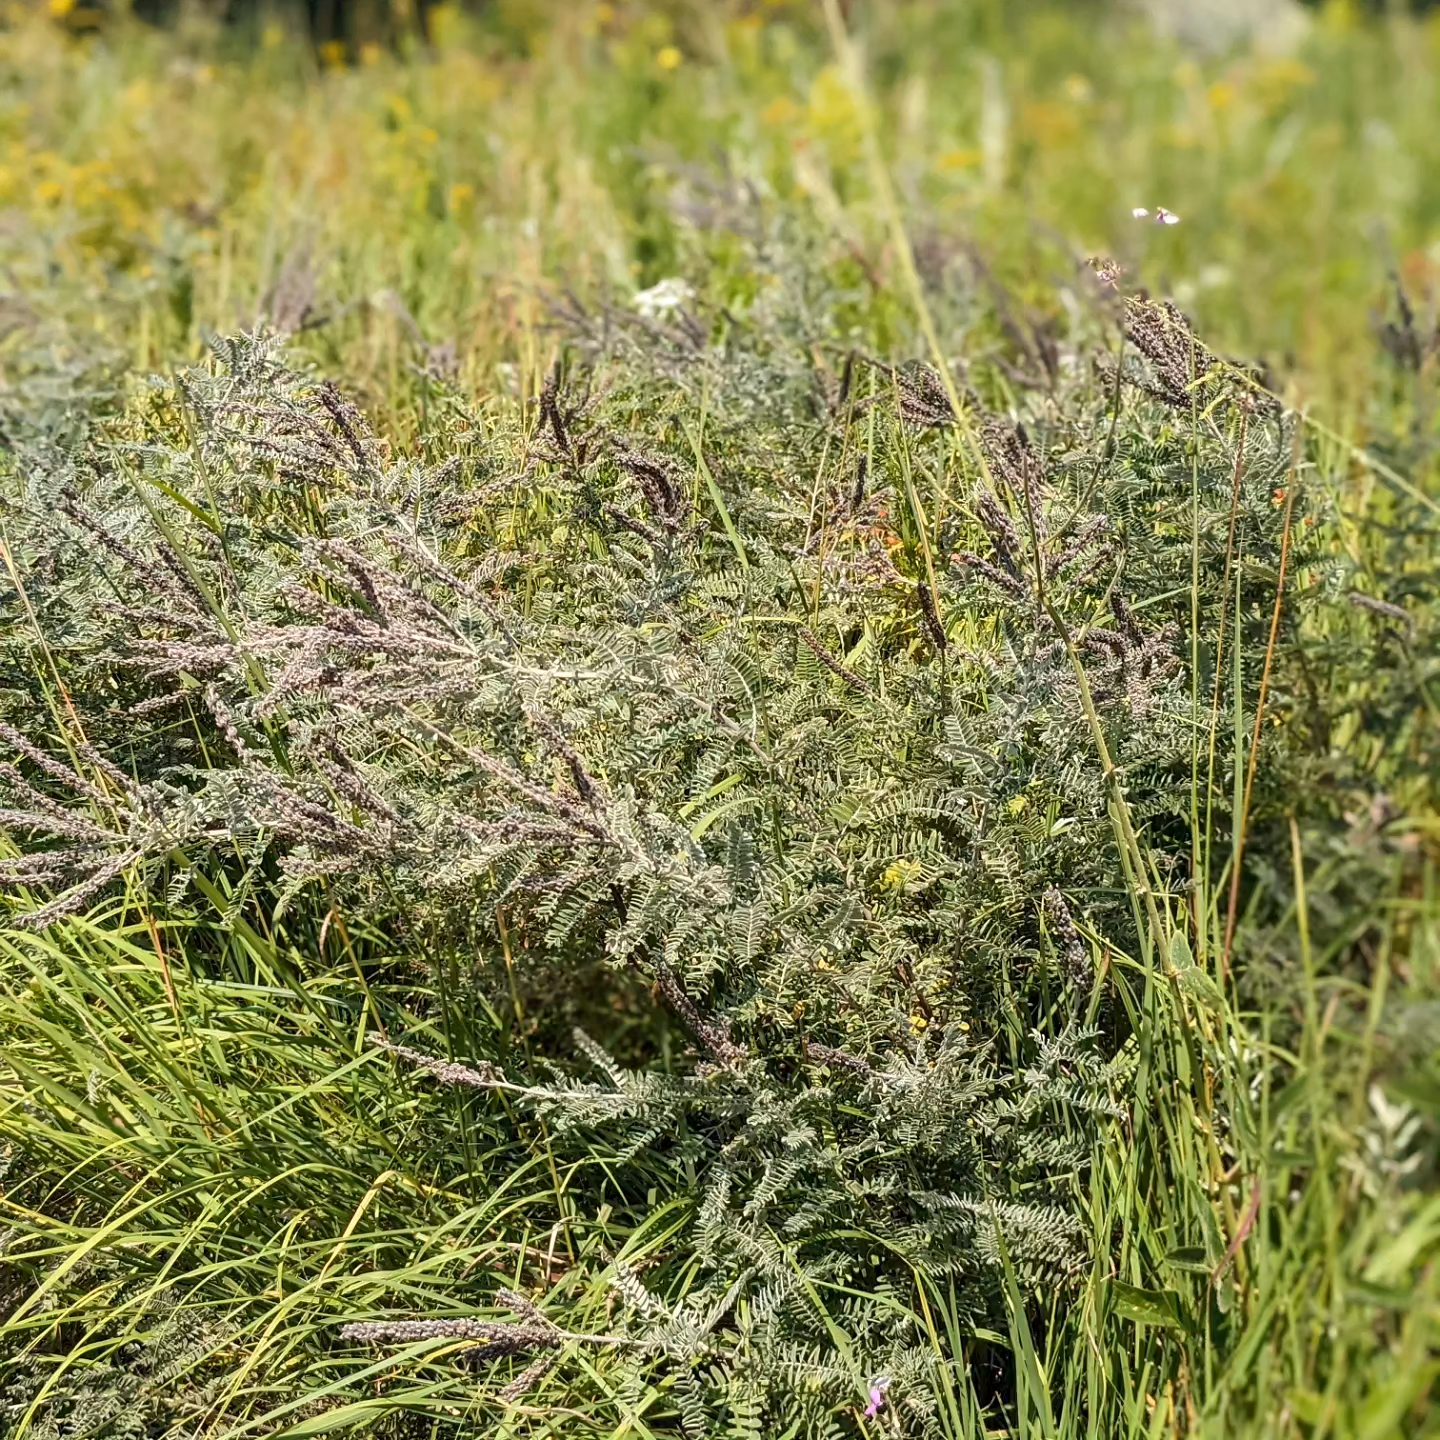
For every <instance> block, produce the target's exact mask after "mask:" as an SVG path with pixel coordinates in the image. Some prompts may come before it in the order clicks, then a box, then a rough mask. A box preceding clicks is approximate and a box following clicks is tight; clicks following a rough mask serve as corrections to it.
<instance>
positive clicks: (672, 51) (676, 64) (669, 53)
mask: <svg viewBox="0 0 1440 1440" xmlns="http://www.w3.org/2000/svg"><path fill="white" fill-rule="evenodd" d="M684 60H685V57H684V56H683V55H682V54H681V53H680V51H679V50H678V49H677V48H676V47H675V46H674V45H666V46H665V47H664V48H663V49H661V50H660V52H659V53H658V54H657V55H656V56H655V63H656V64H657V65H658V66H659V67H660V68H661V69H662V70H678V69H679V68H680V66H681V65H682V64H683V63H684Z"/></svg>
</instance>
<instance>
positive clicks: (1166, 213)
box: [1130, 205, 1180, 225]
mask: <svg viewBox="0 0 1440 1440" xmlns="http://www.w3.org/2000/svg"><path fill="white" fill-rule="evenodd" d="M1130 213H1131V214H1132V215H1133V216H1134V217H1135V218H1136V219H1137V220H1148V219H1149V218H1150V212H1149V211H1148V210H1147V209H1146V208H1145V207H1144V206H1143V205H1137V206H1136V207H1135V208H1134V209H1133V210H1132V211H1131V212H1130ZM1155 223H1156V224H1157V225H1178V224H1179V223H1180V217H1179V216H1178V215H1177V214H1175V212H1174V211H1173V210H1166V209H1164V208H1163V207H1162V206H1159V205H1157V206H1156V207H1155Z"/></svg>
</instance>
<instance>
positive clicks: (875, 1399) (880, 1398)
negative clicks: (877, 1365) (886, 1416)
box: [865, 1375, 890, 1420]
mask: <svg viewBox="0 0 1440 1440" xmlns="http://www.w3.org/2000/svg"><path fill="white" fill-rule="evenodd" d="M889 1388H890V1378H889V1376H887V1375H881V1376H879V1377H878V1378H877V1379H876V1380H875V1382H874V1384H872V1385H871V1386H870V1403H869V1404H868V1405H867V1406H866V1407H865V1418H866V1419H867V1420H873V1419H874V1418H875V1417H876V1416H877V1415H878V1414H879V1413H880V1411H881V1410H882V1409H883V1408H884V1405H885V1392H886V1391H887V1390H888V1389H889Z"/></svg>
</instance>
